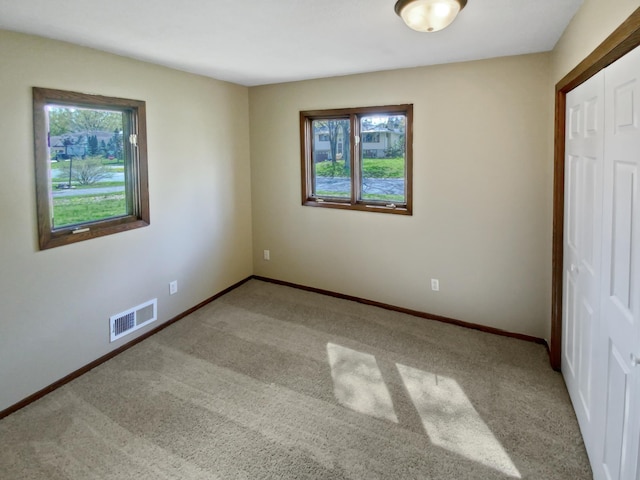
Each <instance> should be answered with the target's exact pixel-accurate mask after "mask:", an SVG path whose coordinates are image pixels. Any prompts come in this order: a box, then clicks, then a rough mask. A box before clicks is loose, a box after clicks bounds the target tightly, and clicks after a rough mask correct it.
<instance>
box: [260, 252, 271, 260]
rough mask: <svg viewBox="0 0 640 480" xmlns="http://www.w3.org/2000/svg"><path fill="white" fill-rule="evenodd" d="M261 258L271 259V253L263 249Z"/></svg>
mask: <svg viewBox="0 0 640 480" xmlns="http://www.w3.org/2000/svg"><path fill="white" fill-rule="evenodd" d="M262 258H264V259H265V260H267V261H269V260H271V253H269V250H264V251H263V252H262Z"/></svg>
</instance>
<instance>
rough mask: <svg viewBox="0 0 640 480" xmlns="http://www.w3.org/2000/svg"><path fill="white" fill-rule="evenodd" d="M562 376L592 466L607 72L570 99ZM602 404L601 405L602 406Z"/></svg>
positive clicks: (585, 84) (567, 133)
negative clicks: (605, 80)
mask: <svg viewBox="0 0 640 480" xmlns="http://www.w3.org/2000/svg"><path fill="white" fill-rule="evenodd" d="M565 138H566V148H565V155H566V156H565V225H564V268H563V271H564V275H563V278H564V296H563V333H562V338H563V348H562V373H563V375H564V378H565V382H566V384H567V389H568V390H569V395H570V397H571V401H572V402H573V406H574V409H575V411H576V415H577V417H578V423H579V424H580V429H581V431H582V436H583V438H584V440H585V445H586V448H587V452H588V453H589V456H590V458H592V461H593V459H594V458H595V457H593V455H594V454H595V450H594V449H595V446H596V445H595V444H596V436H597V433H596V432H595V430H594V411H593V410H594V408H598V406H599V405H600V404H601V399H599V398H596V397H597V395H598V394H601V392H602V388H594V378H597V375H596V374H595V372H596V370H597V369H598V368H600V365H599V364H598V363H596V362H594V349H593V345H594V342H595V338H596V334H597V331H598V318H599V317H598V315H599V303H600V258H601V242H600V239H601V236H602V235H601V229H602V226H601V220H602V165H603V155H604V72H600V73H599V74H598V75H596V76H594V77H592V78H591V79H589V80H588V81H586V82H585V83H583V84H582V85H580V86H579V87H577V88H576V89H574V90H572V91H571V92H569V93H568V94H567V108H566V135H565ZM598 400H600V401H598Z"/></svg>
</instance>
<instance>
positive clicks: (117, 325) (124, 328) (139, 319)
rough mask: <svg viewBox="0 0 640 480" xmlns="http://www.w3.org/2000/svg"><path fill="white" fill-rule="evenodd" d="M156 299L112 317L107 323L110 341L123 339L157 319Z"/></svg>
mask: <svg viewBox="0 0 640 480" xmlns="http://www.w3.org/2000/svg"><path fill="white" fill-rule="evenodd" d="M157 312H158V299H157V298H154V299H153V300H149V301H148V302H145V303H142V304H140V305H138V306H137V307H133V308H130V309H129V310H127V311H126V312H122V313H118V314H117V315H113V316H112V317H111V319H110V321H109V324H110V331H111V341H112V342H113V341H114V340H117V339H119V338H120V337H124V336H125V335H128V334H130V333H131V332H134V331H136V330H138V329H139V328H142V327H144V326H145V325H147V324H149V323H151V322H153V321H155V320H156V319H157V318H158V313H157Z"/></svg>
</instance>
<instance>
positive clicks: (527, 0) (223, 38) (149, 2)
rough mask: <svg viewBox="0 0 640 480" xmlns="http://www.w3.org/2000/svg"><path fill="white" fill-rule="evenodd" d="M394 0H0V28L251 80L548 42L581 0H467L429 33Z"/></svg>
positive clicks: (452, 58)
mask: <svg viewBox="0 0 640 480" xmlns="http://www.w3.org/2000/svg"><path fill="white" fill-rule="evenodd" d="M394 4H395V0H322V1H320V0H99V1H98V0H64V1H62V0H0V29H5V30H13V31H17V32H24V33H30V34H34V35H40V36H43V37H48V38H54V39H58V40H65V41H68V42H72V43H76V44H80V45H85V46H89V47H93V48H96V49H98V50H104V51H107V52H112V53H116V54H120V55H124V56H127V57H132V58H136V59H140V60H145V61H148V62H152V63H157V64H161V65H166V66H169V67H173V68H176V69H179V70H184V71H187V72H193V73H199V74H202V75H206V76H210V77H214V78H218V79H221V80H227V81H230V82H234V83H238V84H241V85H247V86H254V85H263V84H269V83H278V82H287V81H292V80H303V79H310V78H320V77H331V76H337V75H347V74H352V73H362V72H372V71H378V70H390V69H396V68H404V67H416V66H422V65H434V64H439V63H451V62H459V61H466V60H477V59H483V58H491V57H500V56H506V55H518V54H524V53H533V52H543V51H549V50H551V49H553V47H554V46H555V44H556V42H557V41H558V39H559V38H560V36H561V34H562V32H563V31H564V29H565V28H566V26H567V24H568V23H569V21H570V20H571V18H572V17H573V15H574V14H575V13H576V11H577V10H578V8H579V7H580V5H581V4H582V0H469V1H468V4H467V6H466V8H465V9H464V10H462V12H461V13H460V15H459V16H458V18H457V19H456V21H455V22H454V23H453V24H452V25H451V26H450V27H449V28H447V29H445V30H442V31H440V32H436V33H418V32H414V31H412V30H410V29H409V28H407V27H406V26H405V25H404V23H403V22H402V20H401V19H400V17H398V16H397V15H396V14H395V12H394V10H393V7H394Z"/></svg>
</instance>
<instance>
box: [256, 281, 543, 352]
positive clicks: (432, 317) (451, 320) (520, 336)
mask: <svg viewBox="0 0 640 480" xmlns="http://www.w3.org/2000/svg"><path fill="white" fill-rule="evenodd" d="M253 278H255V279H256V280H261V281H263V282H269V283H275V284H277V285H284V286H286V287H292V288H297V289H299V290H306V291H307V292H313V293H319V294H322V295H328V296H330V297H335V298H341V299H343V300H351V301H352V302H358V303H363V304H365V305H372V306H374V307H379V308H384V309H385V310H391V311H394V312H400V313H406V314H408V315H413V316H414V317H420V318H426V319H428V320H436V321H438V322H443V323H449V324H452V325H458V326H459V327H465V328H470V329H472V330H479V331H481V332H485V333H492V334H494V335H501V336H503V337H510V338H517V339H518V340H525V341H527V342H533V343H537V344H540V345H544V346H545V347H546V348H547V351H548V350H549V345H548V344H547V341H546V340H545V339H543V338H538V337H533V336H531V335H524V334H522V333H514V332H509V331H506V330H501V329H499V328H494V327H489V326H486V325H479V324H477V323H470V322H465V321H463V320H457V319H455V318H449V317H443V316H441V315H434V314H432V313H427V312H421V311H418V310H412V309H410V308H404V307H398V306H395V305H389V304H387V303H382V302H376V301H375V300H368V299H366V298H360V297H354V296H352V295H345V294H344V293H338V292H332V291H330V290H323V289H321V288H315V287H307V286H305V285H298V284H296V283H291V282H286V281H284V280H276V279H273V278H268V277H262V276H259V275H254V276H253Z"/></svg>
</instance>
